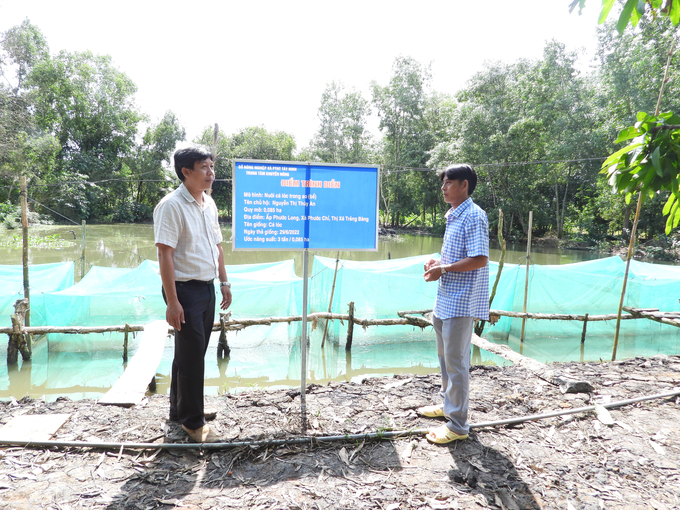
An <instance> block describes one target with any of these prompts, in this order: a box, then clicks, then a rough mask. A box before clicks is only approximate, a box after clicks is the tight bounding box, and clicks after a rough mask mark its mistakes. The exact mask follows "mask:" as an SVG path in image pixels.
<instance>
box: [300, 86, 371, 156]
mask: <svg viewBox="0 0 680 510" xmlns="http://www.w3.org/2000/svg"><path fill="white" fill-rule="evenodd" d="M370 112H371V109H370V105H369V102H368V101H367V100H366V99H364V98H363V97H362V95H361V93H360V92H357V91H355V90H352V91H350V92H347V93H345V92H344V86H343V85H342V84H341V83H336V82H331V83H329V84H328V85H327V86H326V90H324V92H323V94H322V96H321V106H319V111H318V117H319V121H320V124H321V125H320V127H319V130H318V131H317V133H316V136H315V137H314V140H313V141H312V146H311V147H310V149H311V154H310V156H311V157H309V158H307V159H308V160H310V161H316V160H320V161H324V162H327V163H349V164H352V163H365V162H366V161H367V160H368V159H369V158H370V146H371V137H370V134H369V133H368V131H367V129H366V123H367V120H368V116H369V114H370Z"/></svg>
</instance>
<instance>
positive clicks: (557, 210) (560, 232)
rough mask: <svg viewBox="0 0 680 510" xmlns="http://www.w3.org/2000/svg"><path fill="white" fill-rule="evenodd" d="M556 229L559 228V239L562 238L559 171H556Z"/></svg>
mask: <svg viewBox="0 0 680 510" xmlns="http://www.w3.org/2000/svg"><path fill="white" fill-rule="evenodd" d="M555 229H556V230H557V239H561V238H562V229H561V228H560V187H559V184H558V183H557V171H555Z"/></svg>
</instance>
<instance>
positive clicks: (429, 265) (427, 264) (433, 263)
mask: <svg viewBox="0 0 680 510" xmlns="http://www.w3.org/2000/svg"><path fill="white" fill-rule="evenodd" d="M438 264H439V261H438V260H435V259H430V260H428V261H427V262H425V265H424V266H423V270H424V271H429V270H430V269H431V268H432V267H433V266H436V265H438Z"/></svg>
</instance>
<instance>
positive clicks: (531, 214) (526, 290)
mask: <svg viewBox="0 0 680 510" xmlns="http://www.w3.org/2000/svg"><path fill="white" fill-rule="evenodd" d="M533 221H534V212H533V211H529V236H528V237H527V275H526V278H525V281H524V308H523V310H522V311H523V312H524V313H527V298H528V297H529V265H530V264H531V228H532V224H533ZM525 324H526V319H522V333H521V335H520V337H519V339H520V342H524V326H525Z"/></svg>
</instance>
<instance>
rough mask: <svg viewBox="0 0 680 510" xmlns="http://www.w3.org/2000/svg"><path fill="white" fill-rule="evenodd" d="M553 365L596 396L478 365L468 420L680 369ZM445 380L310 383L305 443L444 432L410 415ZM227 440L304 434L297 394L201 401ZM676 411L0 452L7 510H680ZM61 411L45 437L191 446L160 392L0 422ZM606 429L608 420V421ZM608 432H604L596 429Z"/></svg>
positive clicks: (13, 408)
mask: <svg viewBox="0 0 680 510" xmlns="http://www.w3.org/2000/svg"><path fill="white" fill-rule="evenodd" d="M554 367H555V368H557V369H559V370H562V371H563V372H567V373H570V374H571V375H574V376H577V377H579V378H582V379H586V380H588V381H589V382H590V383H591V384H592V385H593V386H594V387H595V392H594V393H593V394H591V395H588V394H562V393H561V392H560V390H559V388H557V387H555V386H552V385H550V384H548V383H546V382H544V381H542V380H540V379H538V378H536V377H534V376H533V375H531V373H530V372H527V371H525V370H524V369H521V368H518V367H504V368H499V367H495V366H474V367H472V369H471V376H472V379H471V380H472V393H471V403H470V419H471V422H472V423H482V422H488V421H493V420H499V419H505V418H512V417H520V416H525V415H531V414H536V413H545V412H549V411H555V410H560V409H571V408H578V407H583V406H586V405H589V404H590V403H592V402H606V401H607V400H610V401H612V402H615V401H619V400H623V399H629V398H635V397H639V396H644V395H652V394H658V393H664V392H669V391H671V390H672V389H673V388H676V389H677V387H678V386H680V357H677V356H671V357H666V356H658V357H654V358H650V359H643V358H636V359H630V360H624V361H619V362H614V363H585V364H582V363H565V364H556V365H554ZM438 389H439V377H438V376H436V375H427V376H420V375H413V376H408V375H399V376H397V377H394V378H371V379H366V380H364V381H363V382H362V383H360V384H357V383H342V384H338V383H332V384H331V385H329V386H324V387H321V386H314V387H311V388H310V389H309V392H308V394H307V396H306V397H307V398H306V400H307V418H308V426H309V428H308V430H307V433H306V435H307V436H309V435H312V436H329V435H344V434H364V433H369V432H376V431H385V430H389V429H392V430H415V429H421V428H425V427H428V426H432V425H438V424H439V422H438V420H430V419H427V418H422V417H420V416H418V415H417V414H416V412H415V409H416V408H417V407H419V406H421V405H425V404H430V403H437V402H438V398H437V392H438ZM206 400H207V401H208V403H209V405H211V406H214V407H216V408H218V410H219V414H218V416H217V418H216V419H215V420H214V421H213V422H211V423H212V426H213V428H214V429H215V430H216V431H217V432H218V434H219V436H220V437H221V438H222V440H224V441H230V442H231V441H248V440H267V439H283V438H295V437H301V436H302V434H301V414H300V393H299V390H298V391H295V390H278V391H266V392H265V391H259V390H257V391H249V392H246V393H243V394H239V395H227V396H224V397H209V398H207V399H206ZM679 403H680V399H678V398H677V397H669V398H659V399H655V400H650V401H646V402H641V403H637V404H633V405H627V406H625V407H620V408H617V409H610V411H609V412H610V415H611V418H612V419H613V420H614V424H612V425H606V424H604V423H602V422H601V421H600V420H599V419H598V417H597V416H596V414H595V413H594V412H585V413H578V414H572V415H568V416H564V417H555V418H549V419H543V420H540V421H531V422H526V423H524V424H520V425H516V426H512V427H491V428H475V429H473V431H472V433H471V434H470V438H469V439H468V440H465V441H461V442H454V443H452V444H450V445H445V446H438V445H432V444H430V443H428V442H427V440H426V439H425V438H424V436H423V435H421V434H414V435H411V436H410V437H405V438H400V439H394V440H382V441H380V440H371V441H357V440H355V441H341V442H334V443H315V444H306V445H289V446H276V447H266V446H257V447H254V446H240V447H237V448H230V449H221V450H205V449H196V450H190V451H180V450H144V451H139V450H122V451H121V450H119V449H118V450H116V449H112V450H108V451H107V450H102V449H97V448H59V449H57V448H52V449H50V448H37V447H36V448H31V447H28V448H25V447H21V446H8V447H3V448H0V508H3V509H4V508H12V509H15V508H17V509H24V508H25V509H35V508H50V509H60V510H66V509H75V508H96V509H156V508H173V507H177V508H189V509H209V508H225V509H229V508H252V509H290V510H302V509H319V510H323V509H335V508H338V509H340V508H342V509H345V508H347V509H364V508H365V509H380V510H397V509H425V510H427V509H448V508H452V509H455V508H494V509H496V508H501V509H517V508H533V509H535V508H560V509H572V508H573V509H581V508H587V509H602V508H617V509H619V508H630V509H640V508H650V509H669V508H680V405H678V404H679ZM43 413H70V414H71V417H70V419H69V420H68V421H67V422H66V423H65V424H64V425H63V426H62V427H61V429H60V430H59V431H58V432H57V434H56V436H55V437H54V439H56V440H62V441H74V440H81V441H91V442H96V441H101V442H136V443H139V442H166V443H167V442H186V441H187V436H186V435H185V434H184V433H183V432H182V431H181V429H180V427H179V425H178V424H177V423H176V422H169V421H168V420H167V413H168V402H167V397H166V396H165V395H150V396H149V397H148V399H146V400H145V401H144V402H143V403H142V404H141V405H139V406H136V407H134V408H131V409H125V408H119V407H105V406H101V405H98V404H97V403H96V402H94V401H91V400H83V401H76V402H72V401H69V400H60V401H57V402H52V403H45V402H43V401H40V400H29V399H26V400H22V401H19V402H2V403H0V424H2V423H7V422H8V421H9V420H10V419H11V418H12V417H14V416H18V415H21V414H27V415H30V414H43ZM603 419H604V418H603ZM605 421H606V420H605Z"/></svg>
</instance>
